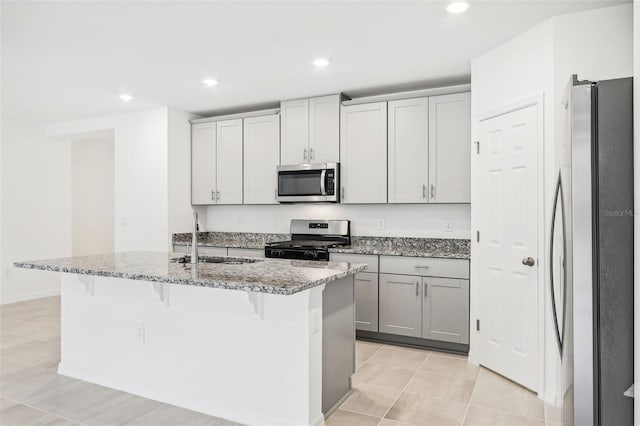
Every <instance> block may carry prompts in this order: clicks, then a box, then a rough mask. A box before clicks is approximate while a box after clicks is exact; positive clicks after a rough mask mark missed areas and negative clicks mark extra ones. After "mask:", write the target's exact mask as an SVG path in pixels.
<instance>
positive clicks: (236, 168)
mask: <svg viewBox="0 0 640 426" xmlns="http://www.w3.org/2000/svg"><path fill="white" fill-rule="evenodd" d="M216 143H217V149H216V154H217V155H216V169H217V170H216V182H217V185H216V187H217V190H218V194H217V195H218V197H217V198H218V204H242V119H241V118H239V119H236V120H225V121H218V123H217V137H216Z"/></svg>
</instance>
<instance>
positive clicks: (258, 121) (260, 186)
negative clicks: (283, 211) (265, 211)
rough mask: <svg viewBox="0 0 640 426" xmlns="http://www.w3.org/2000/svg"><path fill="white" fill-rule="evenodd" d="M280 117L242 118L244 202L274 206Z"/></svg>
mask: <svg viewBox="0 0 640 426" xmlns="http://www.w3.org/2000/svg"><path fill="white" fill-rule="evenodd" d="M279 153H280V117H279V116H278V115H267V116H264V117H251V118H245V119H244V203H245V204H276V188H277V176H276V167H277V166H278V161H279V155H280V154H279Z"/></svg>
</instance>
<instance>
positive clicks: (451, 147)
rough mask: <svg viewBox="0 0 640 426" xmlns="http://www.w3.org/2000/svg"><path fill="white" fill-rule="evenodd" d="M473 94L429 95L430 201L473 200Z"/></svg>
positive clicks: (463, 201) (452, 201)
mask: <svg viewBox="0 0 640 426" xmlns="http://www.w3.org/2000/svg"><path fill="white" fill-rule="evenodd" d="M470 186H471V94H470V93H468V92H466V93H456V94H453V95H441V96H432V97H430V98H429V202H431V203H469V202H471V190H470Z"/></svg>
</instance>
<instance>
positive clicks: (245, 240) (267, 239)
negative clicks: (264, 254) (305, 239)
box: [173, 232, 291, 249]
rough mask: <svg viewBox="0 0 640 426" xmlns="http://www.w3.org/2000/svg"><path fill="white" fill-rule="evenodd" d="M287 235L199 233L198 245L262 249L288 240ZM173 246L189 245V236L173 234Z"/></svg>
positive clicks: (289, 237)
mask: <svg viewBox="0 0 640 426" xmlns="http://www.w3.org/2000/svg"><path fill="white" fill-rule="evenodd" d="M290 239H291V235H289V234H262V233H256V232H199V233H198V245H202V246H210V247H227V248H259V249H261V248H264V246H265V244H266V243H272V242H275V241H286V240H290ZM173 244H189V245H190V244H191V234H190V233H188V234H186V233H185V234H173Z"/></svg>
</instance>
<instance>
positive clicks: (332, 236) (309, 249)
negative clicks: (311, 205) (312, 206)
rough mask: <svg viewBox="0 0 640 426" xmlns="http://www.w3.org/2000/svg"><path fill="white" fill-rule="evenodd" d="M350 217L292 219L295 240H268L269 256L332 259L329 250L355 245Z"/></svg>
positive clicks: (265, 249) (292, 235)
mask: <svg viewBox="0 0 640 426" xmlns="http://www.w3.org/2000/svg"><path fill="white" fill-rule="evenodd" d="M350 228H351V225H350V222H349V221H348V220H306V219H305V220H303V219H293V220H292V221H291V228H290V229H291V240H289V241H280V242H275V243H268V244H267V245H266V246H265V248H264V254H265V256H266V257H275V258H280V259H303V260H325V261H327V260H329V249H330V248H332V247H337V246H343V245H349V244H351V229H350Z"/></svg>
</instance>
